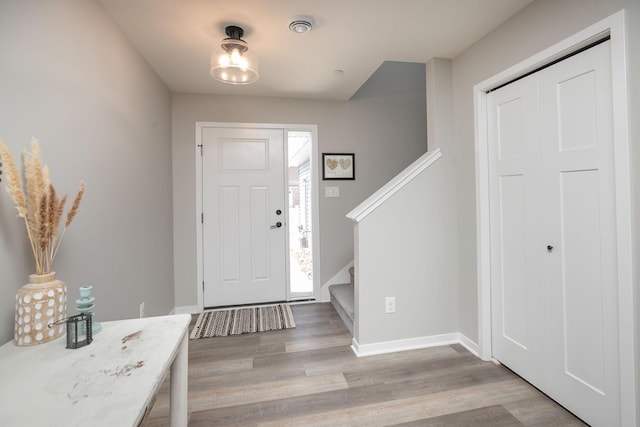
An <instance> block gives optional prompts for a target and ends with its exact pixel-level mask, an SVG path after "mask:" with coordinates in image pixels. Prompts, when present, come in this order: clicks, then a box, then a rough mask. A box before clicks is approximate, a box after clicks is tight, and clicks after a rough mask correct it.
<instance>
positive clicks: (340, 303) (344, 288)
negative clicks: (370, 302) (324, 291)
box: [329, 267, 354, 334]
mask: <svg viewBox="0 0 640 427" xmlns="http://www.w3.org/2000/svg"><path fill="white" fill-rule="evenodd" d="M353 272H354V270H353V267H351V268H350V269H349V277H350V279H351V280H350V282H349V283H344V284H341V285H331V286H329V295H330V296H331V304H332V305H333V307H334V308H335V309H336V311H337V312H338V314H339V315H340V318H341V319H342V321H343V322H344V324H345V325H346V326H347V329H349V332H351V333H352V334H353V313H354V303H353V296H354V288H353Z"/></svg>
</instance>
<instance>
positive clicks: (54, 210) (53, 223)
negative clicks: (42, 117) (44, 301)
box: [0, 139, 85, 274]
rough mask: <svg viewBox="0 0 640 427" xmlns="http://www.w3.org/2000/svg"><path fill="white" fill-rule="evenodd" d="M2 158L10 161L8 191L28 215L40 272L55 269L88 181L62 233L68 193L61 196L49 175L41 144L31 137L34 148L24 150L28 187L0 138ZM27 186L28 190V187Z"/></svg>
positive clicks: (21, 214)
mask: <svg viewBox="0 0 640 427" xmlns="http://www.w3.org/2000/svg"><path fill="white" fill-rule="evenodd" d="M0 160H2V162H3V163H4V164H5V165H6V172H7V193H9V196H10V197H11V199H12V200H13V202H14V203H15V205H16V209H17V210H18V216H19V217H21V218H23V219H24V223H25V226H26V228H27V235H28V237H29V242H30V243H31V250H32V251H33V257H34V259H35V262H36V274H48V273H51V269H52V266H53V260H54V258H55V257H56V254H57V253H58V249H59V248H60V244H61V243H62V238H63V236H64V232H65V231H66V229H67V227H69V225H70V224H71V222H72V221H73V219H74V218H75V216H76V214H77V213H78V209H79V206H80V201H81V200H82V196H83V195H84V190H85V184H84V181H82V182H81V183H80V189H79V190H78V193H77V194H76V197H75V199H74V201H73V205H72V206H71V209H69V211H68V212H67V220H66V222H65V224H64V228H63V229H62V232H61V233H58V229H59V228H60V222H61V220H62V216H63V213H64V205H65V203H66V202H67V196H66V195H65V196H63V197H62V198H60V199H59V198H58V195H57V193H56V190H55V187H54V186H53V184H51V182H50V179H49V169H48V168H47V166H45V165H43V164H42V161H41V152H40V145H39V144H38V141H36V140H35V139H33V140H32V141H31V152H28V151H27V150H25V151H24V152H23V164H24V189H23V185H22V180H21V179H20V174H19V173H18V169H17V168H16V165H15V162H14V161H13V157H12V156H11V153H10V152H9V149H8V147H7V146H6V145H5V143H4V142H3V141H2V139H0ZM25 190H26V191H25Z"/></svg>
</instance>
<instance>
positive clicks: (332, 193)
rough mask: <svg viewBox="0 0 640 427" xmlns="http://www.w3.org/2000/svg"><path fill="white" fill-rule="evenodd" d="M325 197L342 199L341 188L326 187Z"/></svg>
mask: <svg viewBox="0 0 640 427" xmlns="http://www.w3.org/2000/svg"><path fill="white" fill-rule="evenodd" d="M324 197H340V187H325V188H324Z"/></svg>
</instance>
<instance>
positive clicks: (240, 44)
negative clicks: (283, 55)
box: [209, 25, 259, 85]
mask: <svg viewBox="0 0 640 427" xmlns="http://www.w3.org/2000/svg"><path fill="white" fill-rule="evenodd" d="M224 31H225V34H226V35H227V38H226V39H223V40H222V41H221V42H220V45H219V46H218V45H216V48H214V50H213V52H212V53H211V68H210V70H209V72H210V73H211V77H213V78H214V79H216V80H218V81H221V82H223V83H230V84H234V85H244V84H249V83H253V82H256V81H258V77H259V75H258V62H257V61H256V60H255V59H254V58H252V57H251V55H249V45H247V42H246V41H244V40H242V36H243V35H244V30H243V29H242V28H240V27H238V26H235V25H229V26H228V27H226V28H225V30H224Z"/></svg>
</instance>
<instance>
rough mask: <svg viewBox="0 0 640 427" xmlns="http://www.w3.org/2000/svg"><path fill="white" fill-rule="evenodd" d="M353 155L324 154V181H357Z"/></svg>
mask: <svg viewBox="0 0 640 427" xmlns="http://www.w3.org/2000/svg"><path fill="white" fill-rule="evenodd" d="M355 170H356V169H355V163H354V155H353V153H322V179H356V174H355Z"/></svg>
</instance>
